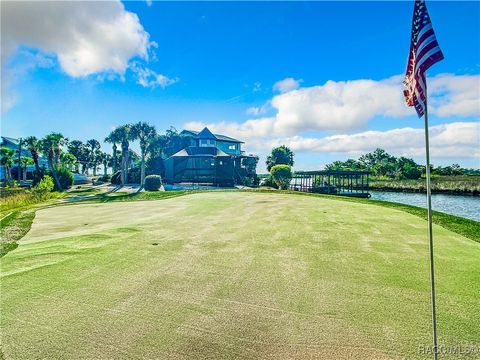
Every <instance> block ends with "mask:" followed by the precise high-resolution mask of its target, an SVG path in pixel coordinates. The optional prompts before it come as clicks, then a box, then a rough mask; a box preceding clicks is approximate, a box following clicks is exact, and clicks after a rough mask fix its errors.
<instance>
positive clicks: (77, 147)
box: [68, 140, 88, 174]
mask: <svg viewBox="0 0 480 360" xmlns="http://www.w3.org/2000/svg"><path fill="white" fill-rule="evenodd" d="M68 152H69V153H70V154H72V155H73V156H75V157H76V158H77V163H76V164H75V170H76V172H77V173H78V172H80V169H79V167H80V164H82V174H83V173H85V170H87V168H88V150H87V149H86V147H85V144H84V143H83V142H81V141H80V140H72V141H70V142H69V143H68Z"/></svg>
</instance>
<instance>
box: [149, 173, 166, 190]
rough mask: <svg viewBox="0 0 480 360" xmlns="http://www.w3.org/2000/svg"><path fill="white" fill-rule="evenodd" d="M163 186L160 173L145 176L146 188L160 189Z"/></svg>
mask: <svg viewBox="0 0 480 360" xmlns="http://www.w3.org/2000/svg"><path fill="white" fill-rule="evenodd" d="M161 186H162V178H161V177H160V175H148V176H146V177H145V190H146V191H158V190H160V187H161Z"/></svg>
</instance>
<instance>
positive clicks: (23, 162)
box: [19, 156, 34, 180]
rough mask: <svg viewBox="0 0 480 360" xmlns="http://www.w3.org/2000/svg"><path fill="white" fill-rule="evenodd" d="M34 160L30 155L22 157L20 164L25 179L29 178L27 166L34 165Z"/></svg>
mask: <svg viewBox="0 0 480 360" xmlns="http://www.w3.org/2000/svg"><path fill="white" fill-rule="evenodd" d="M33 164H34V162H33V159H32V158H31V157H29V156H22V157H21V158H20V166H19V168H20V169H22V174H23V176H22V179H23V180H27V166H28V165H33Z"/></svg>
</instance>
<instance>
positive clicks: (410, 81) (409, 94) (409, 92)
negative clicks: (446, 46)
mask: <svg viewBox="0 0 480 360" xmlns="http://www.w3.org/2000/svg"><path fill="white" fill-rule="evenodd" d="M442 59H443V54H442V50H440V47H439V46H438V42H437V39H436V37H435V32H434V31H433V27H432V22H431V21H430V16H429V15H428V10H427V6H426V5H425V1H424V0H415V7H414V9H413V21H412V40H411V43H410V54H409V56H408V63H407V72H406V74H405V81H404V84H405V90H404V92H403V93H404V95H405V102H406V103H407V105H408V106H415V110H416V111H417V114H418V117H422V116H423V114H424V113H425V111H426V108H427V97H426V93H427V83H426V79H425V72H426V71H427V69H428V68H429V67H430V66H432V65H433V64H435V63H436V62H438V61H440V60H442Z"/></svg>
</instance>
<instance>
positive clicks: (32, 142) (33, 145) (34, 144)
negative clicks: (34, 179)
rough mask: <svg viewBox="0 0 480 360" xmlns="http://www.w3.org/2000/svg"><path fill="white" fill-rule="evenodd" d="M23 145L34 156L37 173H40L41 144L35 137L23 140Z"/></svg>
mask: <svg viewBox="0 0 480 360" xmlns="http://www.w3.org/2000/svg"><path fill="white" fill-rule="evenodd" d="M23 144H24V145H25V146H26V148H27V150H28V151H30V154H31V155H32V159H33V163H34V164H35V171H36V172H37V173H38V172H40V165H39V164H38V159H39V158H40V142H39V140H38V139H37V138H36V137H35V136H29V137H27V138H25V139H23Z"/></svg>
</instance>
